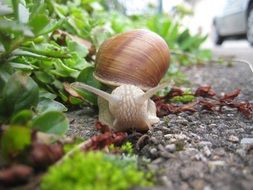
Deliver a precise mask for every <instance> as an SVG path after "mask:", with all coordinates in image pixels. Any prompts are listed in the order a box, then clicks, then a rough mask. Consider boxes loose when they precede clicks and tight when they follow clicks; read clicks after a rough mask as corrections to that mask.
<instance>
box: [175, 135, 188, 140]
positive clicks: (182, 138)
mask: <svg viewBox="0 0 253 190" xmlns="http://www.w3.org/2000/svg"><path fill="white" fill-rule="evenodd" d="M175 138H176V139H178V140H184V139H187V136H186V135H184V134H176V135H175Z"/></svg>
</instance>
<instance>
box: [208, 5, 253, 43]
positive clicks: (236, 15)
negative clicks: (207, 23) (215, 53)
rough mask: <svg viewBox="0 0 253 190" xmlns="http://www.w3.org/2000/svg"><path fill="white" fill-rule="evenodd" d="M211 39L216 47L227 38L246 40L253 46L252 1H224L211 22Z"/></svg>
mask: <svg viewBox="0 0 253 190" xmlns="http://www.w3.org/2000/svg"><path fill="white" fill-rule="evenodd" d="M212 38H213V41H214V43H215V44H216V45H221V44H222V42H223V41H224V40H226V39H229V38H234V39H242V38H246V39H247V40H248V41H249V43H250V44H251V45H252V46H253V0H226V2H225V6H224V8H223V10H222V12H221V13H220V14H219V15H217V16H216V17H215V18H214V20H213V27H212Z"/></svg>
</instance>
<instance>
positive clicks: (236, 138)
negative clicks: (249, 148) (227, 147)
mask: <svg viewBox="0 0 253 190" xmlns="http://www.w3.org/2000/svg"><path fill="white" fill-rule="evenodd" d="M228 140H229V141H230V142H234V143H237V142H239V138H238V137H237V136H234V135H230V136H229V137H228Z"/></svg>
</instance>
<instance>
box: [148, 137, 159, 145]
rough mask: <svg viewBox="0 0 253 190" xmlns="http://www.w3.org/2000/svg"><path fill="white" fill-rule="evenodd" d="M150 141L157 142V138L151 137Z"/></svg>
mask: <svg viewBox="0 0 253 190" xmlns="http://www.w3.org/2000/svg"><path fill="white" fill-rule="evenodd" d="M150 141H151V142H152V143H154V144H158V140H157V139H156V138H155V137H151V138H150Z"/></svg>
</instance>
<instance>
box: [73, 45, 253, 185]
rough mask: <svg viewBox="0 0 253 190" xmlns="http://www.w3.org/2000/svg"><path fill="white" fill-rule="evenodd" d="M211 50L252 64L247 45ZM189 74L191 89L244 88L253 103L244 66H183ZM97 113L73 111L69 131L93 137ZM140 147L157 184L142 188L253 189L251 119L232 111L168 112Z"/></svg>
mask: <svg viewBox="0 0 253 190" xmlns="http://www.w3.org/2000/svg"><path fill="white" fill-rule="evenodd" d="M213 52H214V55H215V56H221V55H222V56H226V57H227V56H229V57H230V56H233V57H235V58H243V59H247V60H249V61H252V62H253V50H252V49H251V48H249V47H245V48H244V49H242V48H238V49H236V48H215V49H214V50H213ZM185 73H186V74H187V76H188V77H189V79H190V80H191V82H192V88H196V87H198V86H199V85H203V84H209V85H211V86H213V88H214V89H215V91H216V92H218V93H224V92H228V91H231V90H234V89H235V88H240V89H241V95H240V96H239V99H241V100H245V101H253V95H252V93H253V88H252V87H253V74H252V73H251V71H250V70H249V68H248V66H247V65H245V64H242V63H235V64H232V65H230V64H229V65H226V64H222V65H219V64H210V65H207V66H197V67H194V68H191V69H185ZM94 114H95V115H96V111H95V110H94V109H90V108H87V109H85V110H78V111H75V112H70V113H69V114H68V116H69V119H70V123H71V129H70V130H69V132H68V135H70V136H80V137H83V138H88V137H90V136H92V135H94V134H95V133H96V131H95V130H94V123H95V122H96V119H97V116H96V117H95V118H94ZM136 151H137V153H138V154H139V155H140V156H143V157H145V158H146V159H149V162H148V164H147V162H145V163H144V162H143V161H140V163H139V164H140V166H141V167H142V168H143V169H148V170H150V171H153V172H154V174H155V177H156V180H157V183H156V184H157V185H156V186H155V187H152V188H144V189H150V190H151V189H152V190H160V189H163V190H170V189H171V190H173V189H181V190H184V189H185V190H187V189H195V190H202V189H204V190H215V189H217V190H218V189H223V190H230V189H231V190H236V189H245V190H251V189H253V183H252V181H253V119H246V118H245V117H244V116H242V115H241V114H240V113H237V112H236V110H233V109H229V108H225V109H224V110H223V113H214V112H207V111H201V112H196V113H193V114H190V113H180V114H178V115H174V114H172V115H168V116H166V117H164V118H162V122H161V124H159V125H157V126H154V127H153V129H152V130H150V131H148V132H147V134H146V135H145V138H144V140H143V142H141V143H139V144H138V147H136ZM136 189H139V188H136Z"/></svg>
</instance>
